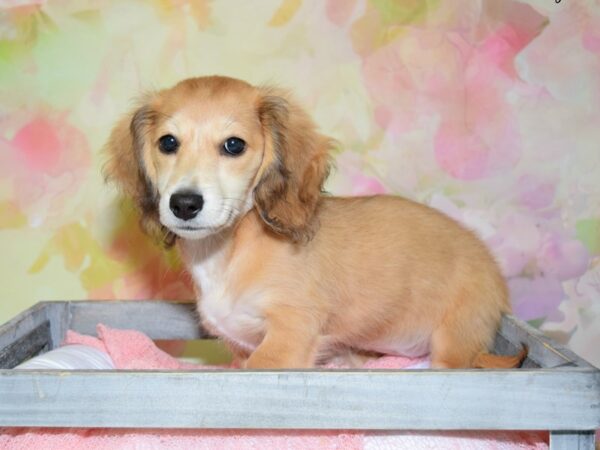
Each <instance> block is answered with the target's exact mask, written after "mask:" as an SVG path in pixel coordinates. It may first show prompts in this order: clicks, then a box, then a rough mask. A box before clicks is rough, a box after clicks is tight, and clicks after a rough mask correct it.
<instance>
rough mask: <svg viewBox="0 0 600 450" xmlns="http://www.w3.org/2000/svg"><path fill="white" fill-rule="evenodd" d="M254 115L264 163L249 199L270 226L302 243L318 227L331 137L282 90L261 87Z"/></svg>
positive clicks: (331, 141)
mask: <svg viewBox="0 0 600 450" xmlns="http://www.w3.org/2000/svg"><path fill="white" fill-rule="evenodd" d="M258 115H259V119H260V122H261V124H262V127H263V132H264V135H265V142H266V145H265V152H266V154H265V158H266V160H267V161H270V162H269V165H268V167H266V168H265V169H264V170H263V172H262V174H261V177H260V179H259V181H258V184H257V185H256V188H255V189H254V203H255V205H256V207H257V209H258V211H259V213H260V216H261V218H262V219H263V220H264V222H265V223H266V224H267V225H268V226H269V227H270V228H271V229H272V230H274V231H275V232H277V233H279V234H282V235H284V236H286V237H288V238H290V239H291V240H292V241H293V242H307V241H309V240H310V239H311V238H312V237H313V235H314V233H315V232H316V230H317V228H318V222H317V221H316V220H315V211H316V209H317V207H318V204H319V200H320V198H321V191H322V188H323V183H324V182H325V179H326V178H327V175H328V174H329V166H330V165H329V151H330V149H331V148H332V147H333V140H332V139H330V138H328V137H326V136H323V135H321V134H320V133H318V132H317V130H316V126H315V124H314V123H313V121H312V120H311V118H310V117H309V116H308V115H307V114H306V113H305V112H304V111H303V110H302V109H301V108H300V107H299V106H297V105H296V104H295V103H293V102H292V101H291V100H290V99H289V96H288V94H287V93H285V92H283V91H278V90H274V89H264V90H263V91H262V92H261V96H260V98H259V104H258Z"/></svg>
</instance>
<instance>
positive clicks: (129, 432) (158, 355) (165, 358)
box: [0, 325, 548, 450]
mask: <svg viewBox="0 0 600 450" xmlns="http://www.w3.org/2000/svg"><path fill="white" fill-rule="evenodd" d="M97 331H98V338H95V337H91V336H84V335H80V334H77V333H75V332H72V331H69V332H68V333H67V337H66V340H65V344H84V345H89V346H92V347H95V348H97V349H99V350H101V351H104V352H106V353H107V354H108V355H109V356H110V357H111V358H112V360H113V362H114V364H115V366H116V367H117V368H118V369H130V370H144V369H173V370H181V369H183V370H194V369H207V368H208V369H210V368H215V367H214V366H213V367H210V366H200V365H196V364H191V363H184V362H181V361H179V360H177V359H176V358H173V357H172V356H170V355H169V354H167V353H165V352H163V351H162V350H160V349H158V348H157V347H156V345H154V342H153V341H152V340H150V339H149V338H148V337H147V336H145V335H144V334H142V333H139V332H137V331H131V330H116V329H111V328H108V327H106V326H104V325H98V328H97ZM424 364H426V361H424V360H423V359H409V358H402V357H383V358H380V359H378V360H374V361H370V362H369V363H367V364H366V365H365V368H374V369H376V368H380V369H383V368H385V369H389V368H411V367H412V368H415V367H423V365H424ZM0 448H2V449H23V450H25V449H27V450H29V449H36V448H38V449H56V450H63V449H71V448H73V449H75V448H76V449H94V450H103V449H106V450H109V449H110V450H114V449H131V448H139V449H142V448H143V449H154V448H156V449H159V448H160V449H192V448H193V449H219V450H221V449H225V450H227V449H232V450H234V449H235V450H240V449H261V450H262V449H288V450H295V449H298V450H305V449H343V450H352V449H367V450H370V449H372V450H386V449H392V448H394V449H396V448H400V449H402V448H406V449H414V450H419V449H446V448H449V449H466V450H469V449H473V450H475V449H477V450H492V449H494V450H508V449H536V450H537V449H547V448H548V434H547V433H544V432H529V431H525V432H502V431H499V432H427V433H423V432H420V433H416V432H361V431H294V430H195V429H193V430H172V429H164V430H163V429H144V430H138V429H135V430H134V429H75V428H63V429H44V428H4V429H0Z"/></svg>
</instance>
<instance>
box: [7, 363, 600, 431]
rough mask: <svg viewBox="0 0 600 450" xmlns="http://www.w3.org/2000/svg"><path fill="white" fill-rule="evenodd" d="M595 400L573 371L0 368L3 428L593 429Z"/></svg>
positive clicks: (597, 385) (587, 380)
mask: <svg viewBox="0 0 600 450" xmlns="http://www.w3.org/2000/svg"><path fill="white" fill-rule="evenodd" d="M599 393H600V374H599V373H598V371H596V370H593V369H580V368H570V369H568V370H567V369H552V370H547V369H536V370H526V369H523V370H493V371H488V370H449V371H446V370H440V371H430V370H424V371H380V370H378V371H264V372H246V371H200V372H179V373H175V372H153V371H148V372H128V371H114V372H60V371H56V372H51V371H47V372H28V371H19V372H18V373H15V372H14V371H0V425H10V426H42V427H44V426H45V427H48V426H51V427H58V426H76V427H77V426H81V427H90V426H91V427H141V428H147V427H168V428H186V427H198V428H302V429H305V428H315V429H339V428H344V429H387V430H399V429H413V430H429V429H441V430H451V429H562V430H565V429H568V430H592V429H594V428H596V427H600V395H599Z"/></svg>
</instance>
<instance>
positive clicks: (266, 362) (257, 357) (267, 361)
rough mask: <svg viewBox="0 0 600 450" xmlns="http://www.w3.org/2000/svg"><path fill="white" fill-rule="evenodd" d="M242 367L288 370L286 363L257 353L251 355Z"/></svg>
mask: <svg viewBox="0 0 600 450" xmlns="http://www.w3.org/2000/svg"><path fill="white" fill-rule="evenodd" d="M242 367H243V368H244V369H287V368H289V367H286V366H285V363H284V361H281V360H279V359H278V358H273V357H271V356H269V355H261V354H259V353H257V352H255V353H253V354H252V355H250V358H248V359H247V360H246V361H244V362H243V365H242Z"/></svg>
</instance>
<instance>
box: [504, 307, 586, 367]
mask: <svg viewBox="0 0 600 450" xmlns="http://www.w3.org/2000/svg"><path fill="white" fill-rule="evenodd" d="M499 334H500V335H501V336H502V337H504V338H505V339H507V340H508V341H509V342H511V343H512V344H514V345H515V346H516V347H517V348H520V347H521V345H522V344H526V345H527V347H528V348H529V354H528V358H529V359H531V360H532V361H534V362H535V363H537V364H538V365H539V366H540V367H548V368H551V367H567V366H572V367H575V366H578V367H594V366H592V365H591V364H590V363H588V362H587V361H585V360H584V359H582V358H580V357H579V356H577V355H576V354H575V353H574V352H572V351H571V350H569V349H567V348H565V347H563V346H562V345H559V344H557V343H556V342H554V341H552V340H551V339H550V338H548V337H546V336H544V334H543V333H542V332H541V331H539V330H536V329H535V328H533V327H531V326H530V325H528V324H527V323H525V322H523V321H521V320H519V319H517V318H516V317H513V316H504V317H503V318H502V323H501V327H500V330H499Z"/></svg>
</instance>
